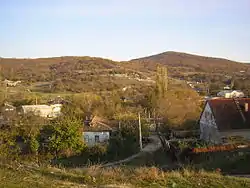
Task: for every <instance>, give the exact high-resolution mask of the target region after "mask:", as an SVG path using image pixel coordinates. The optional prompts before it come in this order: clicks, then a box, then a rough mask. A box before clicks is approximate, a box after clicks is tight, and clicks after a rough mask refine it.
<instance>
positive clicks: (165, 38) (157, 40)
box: [0, 0, 250, 63]
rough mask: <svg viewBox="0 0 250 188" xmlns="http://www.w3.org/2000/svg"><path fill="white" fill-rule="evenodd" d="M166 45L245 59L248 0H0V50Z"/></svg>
mask: <svg viewBox="0 0 250 188" xmlns="http://www.w3.org/2000/svg"><path fill="white" fill-rule="evenodd" d="M165 51H178V52H186V53H192V54H199V55H205V56H213V57H222V58H228V59H231V60H236V61H241V62H249V63H250V0H0V57H16V58H37V57H55V56H95V57H103V58H109V59H113V60H118V61H120V60H129V59H133V58H138V57H144V56H148V55H153V54H157V53H162V52H165Z"/></svg>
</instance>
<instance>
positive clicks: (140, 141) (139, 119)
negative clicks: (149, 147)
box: [138, 113, 142, 150]
mask: <svg viewBox="0 0 250 188" xmlns="http://www.w3.org/2000/svg"><path fill="white" fill-rule="evenodd" d="M138 116H139V118H138V121H139V122H138V123H139V144H140V150H142V134H141V115H140V113H139V114H138Z"/></svg>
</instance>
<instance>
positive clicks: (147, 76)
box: [0, 52, 250, 92]
mask: <svg viewBox="0 0 250 188" xmlns="http://www.w3.org/2000/svg"><path fill="white" fill-rule="evenodd" d="M157 65H164V66H167V67H168V72H169V76H170V77H173V78H177V79H184V80H193V81H202V82H204V83H211V82H212V83H217V84H218V85H219V86H220V87H221V86H223V85H225V84H227V82H228V80H230V79H232V78H234V79H235V80H240V83H241V85H240V86H239V87H238V88H239V89H242V88H243V89H244V88H246V87H247V86H248V85H249V83H248V82H247V80H248V79H249V78H250V65H249V64H246V63H238V62H234V61H230V60H226V59H219V58H211V57H203V56H197V55H191V54H186V53H179V52H164V53H161V54H157V55H153V56H149V57H143V58H139V59H135V60H131V61H128V62H115V61H112V60H108V59H102V58H95V57H55V58H39V59H14V58H13V59H10V58H8V59H6V58H1V59H0V70H1V75H0V76H1V77H2V79H10V80H22V81H23V82H24V83H25V84H31V83H34V82H46V83H47V85H46V84H44V85H43V84H41V85H43V86H41V87H39V88H36V89H37V90H39V89H40V90H43V91H46V92H62V91H68V92H86V91H95V92H97V91H104V90H105V91H107V90H108V91H111V90H115V89H121V88H123V87H125V86H130V85H132V86H144V85H152V83H153V82H152V79H154V72H155V71H156V67H157ZM242 71H244V73H243V72H242ZM243 82H244V84H243ZM245 82H247V83H245Z"/></svg>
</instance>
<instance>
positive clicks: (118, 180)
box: [0, 165, 250, 188]
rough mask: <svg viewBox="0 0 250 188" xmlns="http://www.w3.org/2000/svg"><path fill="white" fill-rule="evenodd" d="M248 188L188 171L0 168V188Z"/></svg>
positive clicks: (247, 183) (247, 182)
mask: <svg viewBox="0 0 250 188" xmlns="http://www.w3.org/2000/svg"><path fill="white" fill-rule="evenodd" d="M105 185H115V186H114V187H118V185H126V187H176V188H177V187H178V188H182V187H183V188H189V187H190V188H191V187H192V188H196V187H197V188H198V187H207V188H210V187H216V188H220V187H227V188H231V187H232V188H235V187H237V188H240V187H250V180H248V179H244V178H236V177H225V176H222V175H220V174H217V173H207V172H204V171H199V172H194V171H189V170H183V171H175V172H169V173H166V172H163V171H160V170H159V169H158V168H155V167H151V168H146V167H144V168H143V167H141V168H128V167H122V168H109V169H102V168H100V167H98V166H92V167H89V168H86V169H72V170H65V169H57V168H35V167H27V166H22V167H18V168H17V167H10V166H9V167H7V166H3V165H1V168H0V187H6V188H11V187H25V188H29V187H30V188H32V187H38V188H40V187H41V188H43V187H44V188H45V187H46V188H47V187H104V186H105Z"/></svg>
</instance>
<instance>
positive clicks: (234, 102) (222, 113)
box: [199, 98, 250, 144]
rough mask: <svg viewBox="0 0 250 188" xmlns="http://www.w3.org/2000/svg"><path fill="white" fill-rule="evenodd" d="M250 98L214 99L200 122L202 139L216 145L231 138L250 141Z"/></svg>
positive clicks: (207, 105)
mask: <svg viewBox="0 0 250 188" xmlns="http://www.w3.org/2000/svg"><path fill="white" fill-rule="evenodd" d="M249 103H250V98H214V99H213V98H212V99H209V100H207V101H206V104H205V107H204V109H203V111H202V113H201V117H200V120H199V126H200V138H201V139H202V140H205V141H207V142H212V143H215V144H218V143H223V141H224V140H226V139H227V138H229V137H241V138H243V139H246V140H249V139H250V109H249Z"/></svg>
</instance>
